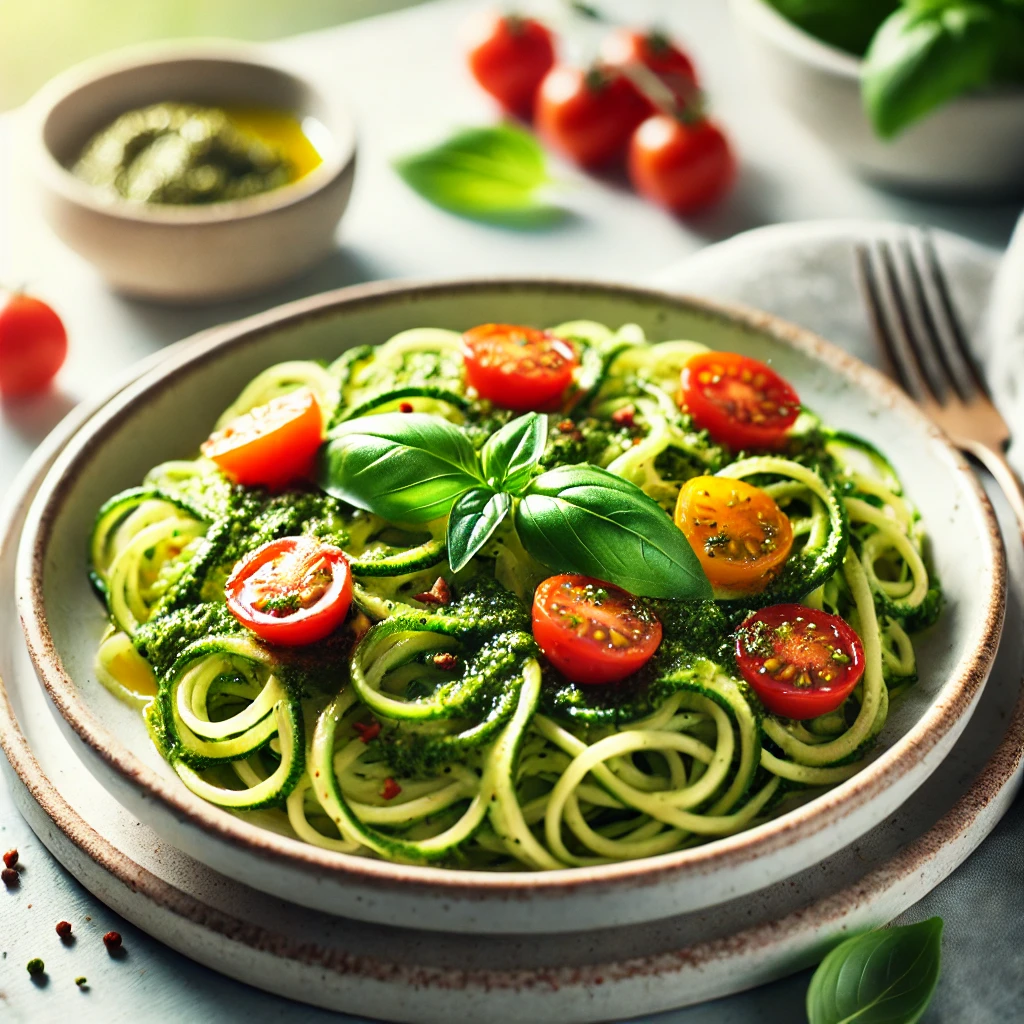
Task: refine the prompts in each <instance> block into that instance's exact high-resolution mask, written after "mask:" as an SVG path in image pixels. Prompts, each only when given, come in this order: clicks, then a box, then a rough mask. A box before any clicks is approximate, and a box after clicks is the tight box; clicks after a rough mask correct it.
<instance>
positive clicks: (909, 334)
mask: <svg viewBox="0 0 1024 1024" xmlns="http://www.w3.org/2000/svg"><path fill="white" fill-rule="evenodd" d="M856 256H857V266H858V270H859V273H860V283H861V287H862V290H863V293H864V298H865V302H866V304H867V307H868V312H869V314H870V316H871V320H872V326H873V327H874V331H875V335H876V336H877V338H878V340H879V342H880V343H881V345H882V347H883V349H884V350H885V353H886V355H887V357H888V359H889V364H890V366H891V367H892V369H893V371H894V373H895V375H896V377H897V379H898V380H899V382H900V384H902V386H903V389H904V390H905V391H906V392H907V393H908V394H909V395H910V397H911V398H913V399H914V401H916V402H917V404H918V405H919V406H920V407H921V408H922V409H923V410H924V412H925V413H927V414H928V416H930V417H931V419H933V420H934V421H935V422H936V423H937V424H938V425H939V426H940V427H941V428H942V429H943V430H944V431H945V432H946V433H947V434H948V435H949V437H950V439H951V440H952V441H953V443H954V444H955V445H956V446H957V447H958V448H959V449H960V450H961V451H964V452H966V453H968V454H969V455H972V456H973V457H974V458H975V459H977V460H978V461H979V462H980V463H981V464H982V465H983V466H984V467H985V468H986V469H987V470H988V471H989V472H990V473H991V474H992V476H993V477H995V479H996V482H997V483H998V484H999V487H1000V489H1001V490H1002V491H1003V493H1004V494H1005V495H1006V499H1007V501H1008V502H1009V504H1010V507H1011V508H1012V509H1013V512H1014V515H1016V517H1017V522H1018V524H1019V525H1020V528H1021V532H1022V533H1024V490H1022V487H1021V482H1020V480H1019V479H1018V477H1017V474H1016V473H1015V472H1014V471H1013V469H1012V468H1011V467H1010V464H1009V463H1008V462H1007V461H1006V456H1005V454H1004V452H1005V449H1006V446H1007V444H1008V443H1009V441H1010V428H1009V426H1007V423H1006V421H1005V420H1004V419H1003V417H1002V416H1001V415H1000V413H999V410H998V409H996V407H995V406H994V405H993V404H992V399H991V398H990V397H989V394H988V391H987V389H986V387H985V384H984V383H983V381H982V378H981V375H980V374H979V373H978V371H977V369H976V367H975V365H974V361H973V358H972V356H971V353H970V350H969V348H968V345H967V338H966V336H965V334H964V330H963V327H962V325H961V323H960V319H959V317H958V316H957V312H956V308H955V307H954V305H953V300H952V295H951V293H950V290H949V286H948V284H947V281H946V275H945V273H944V272H943V270H942V264H941V263H940V262H939V257H938V253H937V252H936V251H935V244H934V242H933V240H932V237H931V235H930V234H929V233H928V232H927V231H921V230H916V229H915V230H912V231H908V232H906V233H905V234H902V235H900V236H899V237H896V238H893V239H885V238H876V239H874V240H873V241H871V242H865V243H858V244H857V246H856Z"/></svg>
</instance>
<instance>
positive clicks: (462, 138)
mask: <svg viewBox="0 0 1024 1024" xmlns="http://www.w3.org/2000/svg"><path fill="white" fill-rule="evenodd" d="M394 167H395V170H396V171H398V173H399V174H400V175H401V176H402V179H403V180H404V181H405V183H406V184H407V185H409V186H410V187H411V188H413V189H415V190H416V191H417V192H418V193H419V194H420V195H421V196H423V198H424V199H427V200H429V201H430V202H432V203H434V204H435V205H436V206H440V207H441V208H442V209H444V210H448V211H449V212H451V213H457V214H460V215H462V216H464V217H472V218H475V219H477V220H485V221H492V222H494V223H498V224H506V225H512V226H519V227H530V226H541V225H544V224H548V223H551V222H552V221H555V220H558V219H559V218H560V217H561V216H562V214H563V212H564V211H563V210H561V209H559V208H558V207H556V206H551V205H549V204H547V203H545V202H543V201H541V200H539V199H538V198H537V192H538V190H539V189H540V188H541V186H543V185H546V184H548V183H549V182H550V180H551V179H550V177H549V176H548V172H547V165H546V162H545V158H544V151H543V150H542V149H541V147H540V146H539V144H538V143H537V140H536V139H534V137H533V136H532V135H530V134H529V133H528V132H525V131H523V130H522V129H520V128H514V127H512V126H511V125H505V124H503V125H498V126H496V127H491V128H468V129H466V130H464V131H460V132H457V133H456V134H455V135H453V136H452V137H451V138H450V139H448V140H447V141H446V142H442V143H441V144H440V145H438V146H434V147H433V148H431V149H427V150H424V151H423V152H421V153H413V154H410V155H409V156H406V157H401V158H400V159H398V160H396V161H395V162H394Z"/></svg>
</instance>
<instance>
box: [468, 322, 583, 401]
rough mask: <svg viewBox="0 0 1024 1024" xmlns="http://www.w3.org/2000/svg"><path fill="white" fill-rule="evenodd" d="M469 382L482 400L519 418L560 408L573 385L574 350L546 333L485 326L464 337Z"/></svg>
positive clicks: (564, 342)
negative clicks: (515, 413) (534, 412)
mask: <svg viewBox="0 0 1024 1024" xmlns="http://www.w3.org/2000/svg"><path fill="white" fill-rule="evenodd" d="M462 357H463V361H464V364H465V367H466V380H467V381H468V383H469V385H470V386H471V387H474V388H476V390H477V392H478V393H479V395H480V397H481V398H485V399H487V400H488V401H490V402H494V404H495V405H500V406H502V407H503V408H505V409H514V410H515V411H516V412H527V411H529V410H531V409H533V410H537V411H549V410H551V409H553V408H557V406H558V405H559V403H560V401H561V398H562V395H563V394H565V389H566V388H567V387H568V386H569V385H570V384H571V383H572V375H573V370H575V368H576V365H577V361H576V353H575V352H574V351H573V349H572V346H571V345H570V344H569V343H568V342H567V341H563V340H562V339H561V338H556V337H555V336H554V335H553V334H549V333H548V332H547V331H538V330H537V329H536V328H534V327H521V326H519V325H517V324H481V325H480V326H479V327H474V328H473V329H472V330H469V331H466V333H465V334H464V335H463V336H462Z"/></svg>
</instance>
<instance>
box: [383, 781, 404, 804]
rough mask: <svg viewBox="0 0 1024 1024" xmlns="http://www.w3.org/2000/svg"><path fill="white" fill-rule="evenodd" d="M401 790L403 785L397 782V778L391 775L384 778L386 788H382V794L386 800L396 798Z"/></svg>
mask: <svg viewBox="0 0 1024 1024" xmlns="http://www.w3.org/2000/svg"><path fill="white" fill-rule="evenodd" d="M401 792H402V787H401V786H400V785H399V784H398V783H397V782H395V780H394V779H393V778H391V776H390V775H389V776H388V777H387V778H386V779H385V780H384V788H383V789H382V790H381V793H380V795H381V796H382V797H383V798H384V799H385V800H394V799H395V797H396V796H398V794H399V793H401Z"/></svg>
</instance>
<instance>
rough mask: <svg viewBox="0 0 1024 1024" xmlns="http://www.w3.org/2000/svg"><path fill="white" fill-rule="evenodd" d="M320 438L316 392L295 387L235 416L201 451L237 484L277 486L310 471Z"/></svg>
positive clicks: (303, 475)
mask: <svg viewBox="0 0 1024 1024" xmlns="http://www.w3.org/2000/svg"><path fill="white" fill-rule="evenodd" d="M322 437H323V416H322V415H321V413H320V405H319V403H318V402H317V400H316V396H315V395H314V394H313V392H312V391H310V389H309V388H299V389H298V390H297V391H292V392H291V393H290V394H287V395H282V396H281V397H280V398H275V399H273V401H270V402H267V404H266V405H258V406H257V407H256V408H255V409H252V410H250V411H249V412H247V413H245V414H244V415H242V416H239V417H238V418H237V419H233V420H232V421H231V422H230V423H229V424H228V425H227V426H226V427H224V428H223V429H221V430H218V431H217V432H216V433H214V434H211V435H210V438H209V440H207V441H204V442H203V444H202V452H203V454H204V455H205V456H206V457H207V458H208V459H213V461H214V462H216V463H217V465H218V466H220V468H221V469H222V470H224V472H225V473H227V475H228V476H230V477H231V478H232V479H233V480H235V481H236V482H237V483H240V484H244V485H245V486H247V487H255V486H259V485H262V486H264V487H269V488H271V489H279V488H281V487H285V486H287V485H288V484H290V483H292V481H294V480H300V479H302V478H304V477H308V476H309V475H310V474H311V473H312V470H313V459H314V458H315V456H316V453H317V449H318V448H319V447H320V442H321V440H322Z"/></svg>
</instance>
